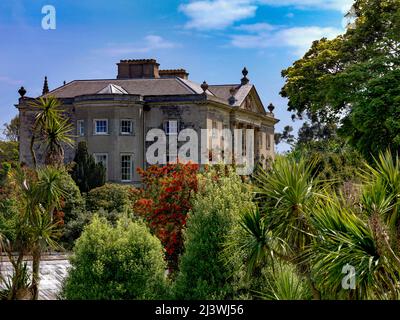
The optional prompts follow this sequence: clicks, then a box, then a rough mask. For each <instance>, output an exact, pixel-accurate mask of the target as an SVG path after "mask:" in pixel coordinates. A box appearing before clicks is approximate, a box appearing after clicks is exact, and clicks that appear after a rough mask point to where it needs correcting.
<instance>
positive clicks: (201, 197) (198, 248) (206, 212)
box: [174, 170, 253, 300]
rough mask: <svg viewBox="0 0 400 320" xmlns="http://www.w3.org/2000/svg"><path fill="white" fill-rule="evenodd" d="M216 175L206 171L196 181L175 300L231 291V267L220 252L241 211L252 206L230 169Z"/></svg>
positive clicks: (215, 296)
mask: <svg viewBox="0 0 400 320" xmlns="http://www.w3.org/2000/svg"><path fill="white" fill-rule="evenodd" d="M218 175H219V177H217V174H216V173H215V172H213V171H211V172H207V173H205V176H204V177H203V179H200V181H199V193H198V194H197V195H196V196H195V198H194V201H193V208H192V210H191V211H190V213H189V217H188V220H187V229H186V231H185V235H184V236H185V242H184V245H185V252H184V254H183V255H182V257H181V260H180V265H179V267H180V272H179V274H178V276H177V279H176V283H175V288H174V289H175V296H176V297H177V298H178V299H193V300H197V299H226V298H232V297H233V294H234V292H233V291H234V284H233V283H232V282H233V279H232V277H231V275H232V270H231V268H229V266H228V265H227V264H226V263H224V261H223V259H222V251H223V248H224V242H225V241H226V238H227V237H228V235H229V234H230V233H231V232H232V231H233V230H234V226H235V225H237V223H238V221H239V217H240V213H241V212H243V211H247V210H249V209H251V208H252V207H253V204H252V201H251V200H252V194H251V191H250V189H249V188H248V186H246V185H244V184H243V183H242V182H241V179H240V177H239V176H237V175H236V174H235V173H234V172H233V171H232V170H228V173H227V175H221V174H220V173H219V174H218Z"/></svg>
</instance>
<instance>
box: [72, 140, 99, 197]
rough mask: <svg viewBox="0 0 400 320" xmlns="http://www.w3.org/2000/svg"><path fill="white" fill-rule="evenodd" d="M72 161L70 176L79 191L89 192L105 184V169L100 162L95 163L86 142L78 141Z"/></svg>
mask: <svg viewBox="0 0 400 320" xmlns="http://www.w3.org/2000/svg"><path fill="white" fill-rule="evenodd" d="M74 162H75V166H74V168H73V170H72V173H71V176H72V178H73V179H74V181H75V183H76V184H77V186H78V187H79V190H81V192H89V191H90V190H92V189H94V188H96V187H101V186H102V185H104V184H105V182H106V169H105V168H104V166H103V165H102V163H96V162H95V160H94V158H93V156H92V155H90V154H89V152H88V149H87V145H86V142H84V141H82V142H79V143H78V149H77V151H76V154H75V158H74Z"/></svg>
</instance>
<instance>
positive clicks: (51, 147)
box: [30, 96, 72, 168]
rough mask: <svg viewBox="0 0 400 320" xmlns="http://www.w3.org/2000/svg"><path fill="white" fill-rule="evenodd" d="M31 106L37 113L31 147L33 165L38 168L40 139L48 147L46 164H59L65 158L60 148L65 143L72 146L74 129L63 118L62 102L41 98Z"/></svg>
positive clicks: (50, 98) (53, 98)
mask: <svg viewBox="0 0 400 320" xmlns="http://www.w3.org/2000/svg"><path fill="white" fill-rule="evenodd" d="M30 106H31V107H32V108H33V109H34V111H35V112H36V116H35V121H34V123H33V126H32V137H31V145H30V149H31V156H32V161H33V165H34V167H35V168H36V166H37V160H36V155H35V150H34V146H35V142H36V139H40V140H41V141H42V142H43V143H44V144H45V145H46V148H47V150H46V160H47V163H46V164H58V163H59V161H60V158H63V151H60V146H61V145H62V144H63V143H66V144H71V142H72V140H71V137H72V136H71V135H70V131H71V129H72V127H71V126H70V125H68V123H67V121H66V120H65V119H64V118H63V116H62V112H63V110H61V109H60V106H61V104H60V101H59V100H58V99H56V98H55V97H52V96H50V97H45V98H43V97H41V98H39V99H37V100H36V101H35V102H33V103H31V104H30ZM61 150H62V148H61ZM53 161H55V163H54V162H53Z"/></svg>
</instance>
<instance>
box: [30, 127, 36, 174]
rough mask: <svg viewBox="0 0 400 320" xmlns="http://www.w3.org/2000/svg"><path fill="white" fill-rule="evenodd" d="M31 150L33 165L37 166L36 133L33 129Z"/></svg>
mask: <svg viewBox="0 0 400 320" xmlns="http://www.w3.org/2000/svg"><path fill="white" fill-rule="evenodd" d="M30 150H31V157H32V163H33V167H34V168H36V154H35V134H34V133H33V130H32V138H31V145H30Z"/></svg>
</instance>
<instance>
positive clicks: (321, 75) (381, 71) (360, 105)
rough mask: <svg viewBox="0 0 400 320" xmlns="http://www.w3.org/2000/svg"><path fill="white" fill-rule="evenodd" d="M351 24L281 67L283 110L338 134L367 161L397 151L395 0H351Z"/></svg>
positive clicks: (399, 60)
mask: <svg viewBox="0 0 400 320" xmlns="http://www.w3.org/2000/svg"><path fill="white" fill-rule="evenodd" d="M354 13H355V15H356V20H355V23H354V24H353V25H352V26H351V27H350V28H348V30H347V32H346V33H345V34H344V35H340V36H338V37H337V38H335V39H333V40H327V39H321V40H319V41H315V42H314V43H313V45H312V47H311V49H310V50H309V51H308V52H307V53H306V54H305V56H304V57H303V58H302V59H300V60H298V61H296V62H295V63H294V64H293V66H291V67H289V68H288V69H286V70H283V72H282V75H283V77H285V78H286V83H285V86H284V87H283V88H282V91H281V95H282V96H283V97H287V98H289V103H288V105H289V109H288V110H289V111H292V112H294V113H295V115H296V116H298V117H299V116H300V117H301V116H303V115H306V116H307V117H308V118H309V119H310V120H311V122H312V125H311V127H312V126H313V123H320V124H322V129H323V131H324V130H325V129H324V128H323V127H327V128H328V131H329V130H330V129H331V128H333V129H334V126H335V124H339V134H340V135H341V136H342V137H344V138H345V139H346V140H348V141H349V142H350V143H351V144H352V145H353V146H354V147H356V148H357V149H358V150H359V151H360V152H361V153H362V154H363V155H364V156H365V157H366V158H367V159H369V160H372V157H371V155H375V156H376V155H377V154H378V153H379V151H383V150H386V149H387V148H390V149H391V150H392V151H393V152H399V149H400V125H399V122H398V119H399V117H400V113H399V112H400V111H399V110H400V106H399V99H398V97H399V88H398V85H397V84H398V82H399V76H400V71H399V67H400V50H399V48H400V32H399V30H400V22H399V21H400V19H399V17H400V2H399V1H397V0H383V1H382V0H357V1H355V4H354Z"/></svg>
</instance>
